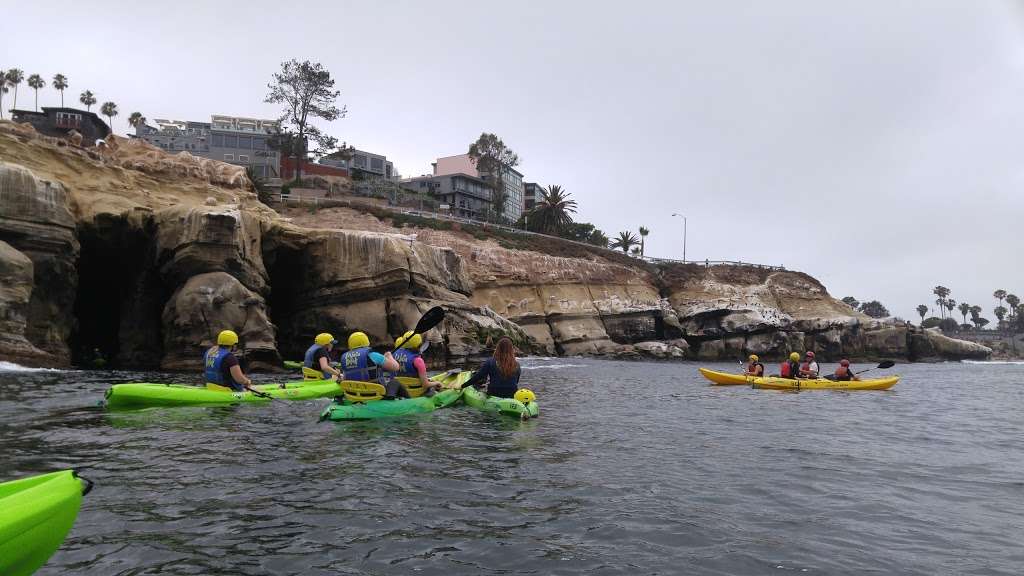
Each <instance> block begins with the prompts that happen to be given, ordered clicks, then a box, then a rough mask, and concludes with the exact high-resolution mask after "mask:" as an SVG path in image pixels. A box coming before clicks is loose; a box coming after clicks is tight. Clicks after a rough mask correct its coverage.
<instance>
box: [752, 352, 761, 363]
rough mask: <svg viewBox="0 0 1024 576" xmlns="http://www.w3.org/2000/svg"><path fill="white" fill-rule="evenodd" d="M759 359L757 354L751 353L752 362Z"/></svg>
mask: <svg viewBox="0 0 1024 576" xmlns="http://www.w3.org/2000/svg"><path fill="white" fill-rule="evenodd" d="M758 360H760V358H758V357H757V354H751V355H750V361H751V362H757V361H758Z"/></svg>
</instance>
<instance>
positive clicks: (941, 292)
mask: <svg viewBox="0 0 1024 576" xmlns="http://www.w3.org/2000/svg"><path fill="white" fill-rule="evenodd" d="M949 292H950V290H949V288H946V287H945V286H936V287H935V288H932V294H935V295H936V296H938V297H939V299H938V300H936V301H935V303H936V304H938V305H939V314H940V315H941V316H942V317H943V318H945V317H946V310H945V308H946V296H949Z"/></svg>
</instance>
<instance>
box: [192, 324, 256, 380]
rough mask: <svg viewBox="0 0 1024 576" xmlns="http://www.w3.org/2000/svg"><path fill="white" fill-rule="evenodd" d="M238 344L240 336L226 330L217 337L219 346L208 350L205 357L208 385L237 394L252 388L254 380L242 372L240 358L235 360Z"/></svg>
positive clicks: (205, 373)
mask: <svg viewBox="0 0 1024 576" xmlns="http://www.w3.org/2000/svg"><path fill="white" fill-rule="evenodd" d="M237 344H238V334H235V333H234V332H232V331H231V330H224V331H222V332H221V333H220V334H218V335H217V345H216V346H213V347H211V348H210V349H209V350H207V351H206V354H205V355H204V356H203V364H204V367H205V370H204V372H203V374H204V375H205V376H206V381H207V382H208V383H210V384H216V385H218V386H224V387H226V388H230V389H232V390H234V391H236V392H241V391H242V390H245V389H246V388H249V387H251V386H252V380H250V379H249V378H248V377H246V375H245V374H244V373H243V372H242V367H241V366H240V365H239V364H238V358H235V353H234V352H235V345H237Z"/></svg>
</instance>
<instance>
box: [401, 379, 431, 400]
mask: <svg viewBox="0 0 1024 576" xmlns="http://www.w3.org/2000/svg"><path fill="white" fill-rule="evenodd" d="M395 380H398V381H399V382H400V383H401V384H402V386H405V390H406V391H407V392H408V393H409V397H410V398H419V397H420V396H423V393H424V392H425V391H426V390H424V389H423V383H422V382H420V379H419V378H413V377H411V376H398V377H396V378H395Z"/></svg>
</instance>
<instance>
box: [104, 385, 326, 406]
mask: <svg viewBox="0 0 1024 576" xmlns="http://www.w3.org/2000/svg"><path fill="white" fill-rule="evenodd" d="M253 388H254V389H255V390H258V391H260V392H262V393H264V394H267V395H268V396H270V397H272V398H278V399H281V400H312V399H315V398H324V397H328V396H337V395H338V394H340V393H341V389H340V388H338V383H337V382H334V381H333V380H303V381H301V382H286V383H284V384H260V385H257V386H253ZM106 398H107V408H110V409H115V410H116V409H125V408H153V407H173V406H215V405H218V404H238V403H240V402H270V399H268V398H264V397H261V396H257V395H255V394H253V393H252V392H249V391H248V390H246V391H245V392H233V391H231V390H228V389H226V388H221V387H220V386H212V387H211V386H210V385H208V386H207V387H201V386H185V385H181V384H151V383H147V382H137V383H130V384H114V385H113V386H111V387H110V389H108V390H107V394H106Z"/></svg>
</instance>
